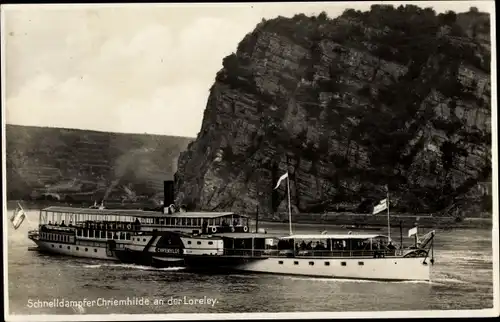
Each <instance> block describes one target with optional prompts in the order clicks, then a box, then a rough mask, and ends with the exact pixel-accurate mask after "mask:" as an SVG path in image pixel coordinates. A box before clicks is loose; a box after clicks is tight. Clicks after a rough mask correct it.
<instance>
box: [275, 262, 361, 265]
mask: <svg viewBox="0 0 500 322" xmlns="http://www.w3.org/2000/svg"><path fill="white" fill-rule="evenodd" d="M278 264H283V261H278ZM293 264H294V265H299V261H294V262H293ZM309 265H310V266H314V262H313V261H311V262H309ZM340 265H341V266H347V262H340ZM358 265H359V266H363V265H365V262H358ZM325 266H330V262H325Z"/></svg>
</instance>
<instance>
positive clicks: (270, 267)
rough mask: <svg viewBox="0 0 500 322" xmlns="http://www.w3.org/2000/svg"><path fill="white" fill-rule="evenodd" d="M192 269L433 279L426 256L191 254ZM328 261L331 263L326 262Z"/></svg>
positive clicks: (386, 279) (190, 269)
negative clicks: (259, 256)
mask: <svg viewBox="0 0 500 322" xmlns="http://www.w3.org/2000/svg"><path fill="white" fill-rule="evenodd" d="M184 262H185V265H186V267H187V270H189V271H199V272H203V271H207V272H208V271H212V272H215V271H216V272H231V271H239V272H253V273H266V274H280V275H294V276H309V277H321V278H336V279H360V280H379V281H430V278H431V266H432V265H431V264H430V263H429V259H427V260H425V259H424V258H422V257H407V258H404V257H386V258H377V259H373V258H297V257H295V258H280V257H269V258H252V259H244V258H239V259H231V258H219V259H216V260H214V258H213V256H212V257H211V256H189V257H186V258H185V259H184ZM326 263H328V264H326Z"/></svg>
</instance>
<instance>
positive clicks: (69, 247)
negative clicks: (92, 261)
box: [51, 244, 97, 253]
mask: <svg viewBox="0 0 500 322" xmlns="http://www.w3.org/2000/svg"><path fill="white" fill-rule="evenodd" d="M51 246H52V248H55V246H54V244H52V245H51ZM59 248H62V245H59ZM67 249H68V250H71V246H67ZM75 249H76V250H80V247H78V246H76V247H75ZM85 251H86V252H88V251H89V249H88V248H85ZM94 253H97V248H94Z"/></svg>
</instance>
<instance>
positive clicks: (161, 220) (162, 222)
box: [160, 218, 165, 226]
mask: <svg viewBox="0 0 500 322" xmlns="http://www.w3.org/2000/svg"><path fill="white" fill-rule="evenodd" d="M160 225H162V226H165V219H164V218H162V219H160Z"/></svg>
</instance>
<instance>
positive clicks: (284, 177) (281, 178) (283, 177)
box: [274, 171, 288, 190]
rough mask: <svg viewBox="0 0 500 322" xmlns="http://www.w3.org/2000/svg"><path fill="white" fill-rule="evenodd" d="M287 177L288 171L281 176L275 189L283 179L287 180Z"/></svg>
mask: <svg viewBox="0 0 500 322" xmlns="http://www.w3.org/2000/svg"><path fill="white" fill-rule="evenodd" d="M286 178H288V171H287V172H286V173H285V174H284V175H282V176H281V177H280V178H279V180H278V184H276V187H274V190H276V189H278V187H279V186H280V184H281V181H283V180H285V179H286Z"/></svg>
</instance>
